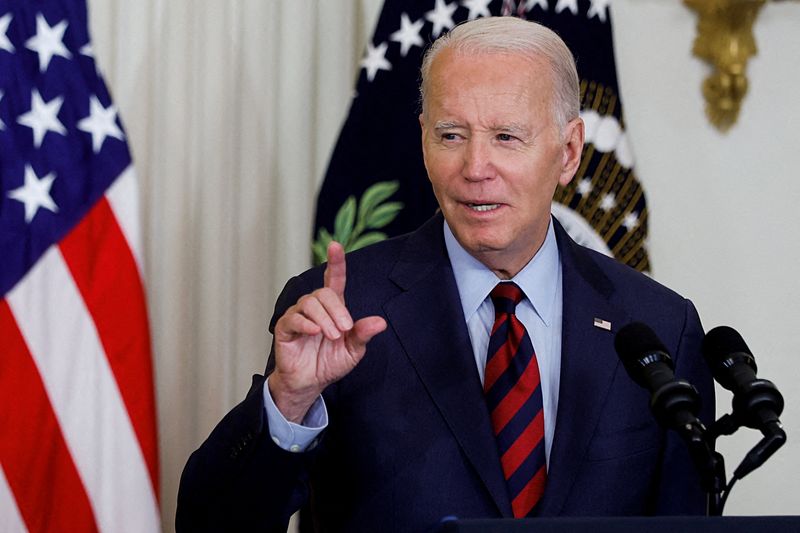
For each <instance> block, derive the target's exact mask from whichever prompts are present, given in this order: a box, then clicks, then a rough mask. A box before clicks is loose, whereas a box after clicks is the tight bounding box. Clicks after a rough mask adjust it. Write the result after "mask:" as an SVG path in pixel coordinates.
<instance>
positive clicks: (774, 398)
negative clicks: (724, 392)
mask: <svg viewBox="0 0 800 533" xmlns="http://www.w3.org/2000/svg"><path fill="white" fill-rule="evenodd" d="M702 350H703V356H704V357H705V359H706V363H708V366H709V368H711V373H712V374H713V375H714V379H715V380H717V382H718V383H719V384H720V385H722V386H723V387H724V388H726V389H728V390H729V391H731V392H733V413H734V416H736V417H738V418H739V420H740V421H741V423H742V424H743V425H745V426H747V427H749V428H752V429H762V428H764V427H766V426H767V425H769V424H770V423H771V422H780V420H779V419H778V417H779V416H780V414H781V413H782V412H783V396H781V393H780V392H778V388H777V387H776V386H775V385H774V384H773V383H772V382H771V381H767V380H766V379H758V378H757V377H756V372H757V371H758V367H757V366H756V360H755V358H754V357H753V354H752V352H751V351H750V348H748V347H747V344H746V343H745V342H744V339H743V338H742V336H741V335H739V332H738V331H736V330H735V329H733V328H730V327H728V326H719V327H717V328H714V329H712V330H711V331H709V332H708V333H707V334H706V336H705V338H704V339H703V344H702Z"/></svg>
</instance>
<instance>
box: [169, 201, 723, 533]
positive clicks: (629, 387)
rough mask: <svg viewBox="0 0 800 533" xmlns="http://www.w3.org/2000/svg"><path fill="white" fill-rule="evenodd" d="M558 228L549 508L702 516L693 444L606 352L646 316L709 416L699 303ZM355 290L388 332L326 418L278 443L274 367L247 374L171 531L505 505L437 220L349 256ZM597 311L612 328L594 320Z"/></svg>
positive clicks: (329, 395) (294, 287)
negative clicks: (310, 432)
mask: <svg viewBox="0 0 800 533" xmlns="http://www.w3.org/2000/svg"><path fill="white" fill-rule="evenodd" d="M554 223H555V229H556V238H557V242H558V248H559V252H560V258H561V265H562V277H563V302H564V303H563V317H564V318H563V326H562V335H563V339H562V349H561V384H560V391H559V403H558V411H557V419H556V426H555V436H554V441H553V447H552V453H551V456H550V461H549V464H548V478H547V485H546V488H545V493H544V496H543V500H542V501H541V503H540V512H539V514H540V516H560V515H573V516H576V515H605V516H624V515H650V514H702V513H704V512H705V498H704V495H703V493H702V492H701V490H700V488H699V484H698V478H697V475H696V474H695V473H694V469H693V467H692V464H691V461H690V458H689V456H688V453H687V451H686V449H685V446H684V444H683V443H682V442H681V441H680V440H679V438H678V437H677V435H675V434H674V433H673V432H667V431H665V430H663V429H662V428H660V427H659V426H658V425H657V424H656V422H655V421H654V419H653V417H652V415H651V413H650V411H649V407H648V401H649V397H648V393H647V392H646V391H645V390H643V389H641V388H639V387H638V386H637V385H635V384H634V383H633V382H632V381H631V379H630V378H629V377H628V375H627V374H626V372H625V369H624V368H623V366H622V365H621V364H620V362H619V359H618V357H617V354H616V352H615V350H614V334H615V332H616V331H617V330H618V329H619V328H620V327H622V326H623V325H625V324H627V323H629V322H632V321H641V322H644V323H646V324H648V325H650V326H651V327H652V328H653V329H654V330H655V332H656V333H657V335H658V336H659V337H660V339H661V340H662V341H663V342H664V344H665V345H666V347H667V348H668V349H669V351H670V353H671V354H672V355H673V358H674V361H675V363H676V374H677V375H678V376H679V377H683V378H686V379H688V380H689V381H690V382H691V383H693V384H694V385H695V386H696V387H697V388H698V389H699V391H700V393H701V396H702V399H703V402H704V403H703V409H702V413H701V419H703V421H704V422H706V423H709V422H711V421H712V417H713V408H714V390H713V385H712V379H711V375H710V373H709V371H708V369H707V368H706V367H705V365H704V363H703V361H702V358H701V357H700V349H699V345H700V341H701V339H702V336H703V331H702V328H701V325H700V321H699V318H698V316H697V312H696V311H695V309H694V306H693V305H692V304H691V302H689V301H688V300H686V299H684V298H682V297H681V296H679V295H677V294H675V293H674V292H672V291H671V290H669V289H667V288H665V287H663V286H662V285H659V284H658V283H656V282H654V281H653V280H651V279H650V278H648V277H646V276H644V275H641V274H639V273H636V272H635V271H633V270H632V269H630V268H628V267H626V266H623V265H621V264H620V263H618V262H617V261H615V260H613V259H609V258H607V257H604V256H602V255H600V254H597V253H595V252H593V251H590V250H588V249H586V248H583V247H581V246H579V245H577V244H576V243H575V242H574V241H572V240H571V239H570V238H569V237H568V236H567V234H566V233H565V231H564V230H563V229H562V228H561V226H560V225H559V224H558V223H557V222H554ZM322 273H323V270H322V269H321V268H315V269H312V270H310V271H307V272H305V273H303V274H301V275H300V276H297V277H295V278H293V279H292V280H290V281H289V283H288V284H287V286H286V287H285V289H284V291H283V293H282V294H281V296H280V297H279V299H278V302H277V303H276V309H275V315H274V318H273V320H272V326H274V324H275V321H276V319H277V317H280V316H281V315H282V314H283V313H284V311H285V310H286V309H287V308H288V307H289V306H291V305H293V304H294V303H295V302H296V301H297V299H298V298H299V297H300V296H301V295H303V294H307V293H309V292H311V291H313V290H314V289H316V288H318V287H320V286H322ZM345 298H346V303H347V306H348V308H349V309H350V311H351V314H352V315H353V317H354V319H358V318H361V317H364V316H368V315H380V316H383V317H384V318H385V319H386V321H387V322H388V328H387V330H386V331H385V332H383V333H381V334H380V335H378V336H376V337H375V338H374V339H373V340H372V341H371V342H370V344H369V345H368V348H367V353H366V356H365V357H364V359H363V360H362V361H361V362H360V363H359V365H358V366H357V367H356V368H355V369H354V370H353V371H352V372H351V373H350V374H349V375H347V376H346V377H344V378H343V379H341V380H340V381H339V382H337V383H335V384H333V385H331V386H329V387H328V388H327V389H326V390H325V392H324V393H323V396H324V398H325V402H326V405H327V408H328V413H329V417H330V423H329V426H328V428H327V429H326V430H325V431H324V432H323V434H322V436H321V437H320V439H319V440H318V442H315V443H314V445H313V449H311V450H309V451H308V452H305V453H299V454H298V453H290V452H287V451H284V450H282V449H280V448H279V447H278V446H276V445H275V444H274V443H273V442H272V440H271V438H270V436H269V428H268V427H267V422H266V416H265V414H264V409H263V399H262V391H263V383H264V377H262V376H254V378H253V386H252V388H251V390H250V392H249V393H248V395H247V398H246V399H245V400H244V401H243V402H242V403H241V404H239V405H238V406H237V407H235V408H234V409H233V411H231V412H230V413H229V414H228V415H227V416H226V417H225V418H224V419H223V420H222V421H221V422H220V424H219V425H218V426H217V427H216V428H215V429H214V431H213V432H212V434H211V435H210V436H209V438H208V439H207V440H206V442H205V443H203V445H202V446H201V447H200V448H199V449H198V450H197V451H195V452H194V453H193V454H192V456H191V457H190V459H189V461H188V463H187V465H186V468H185V469H184V472H183V476H182V479H181V486H180V491H179V495H178V513H177V519H176V524H177V528H178V530H179V531H203V530H208V531H234V530H243V531H281V530H285V528H286V523H287V521H288V518H289V516H290V515H291V514H292V513H293V512H294V511H295V510H296V509H297V508H298V507H299V506H301V505H302V504H304V503H308V504H309V505H310V509H311V517H312V519H313V521H314V524H315V527H316V528H317V529H318V530H321V531H425V530H429V529H431V528H434V527H435V526H436V524H437V523H439V521H440V520H441V519H442V518H443V517H445V516H457V517H459V518H470V517H511V516H512V514H511V505H510V502H509V497H508V492H507V489H506V484H505V481H504V478H503V474H502V470H501V466H500V461H499V458H498V454H497V449H496V445H495V440H494V436H493V433H492V426H491V423H490V419H489V414H488V411H487V408H486V405H485V402H484V398H483V392H482V387H481V383H480V380H479V377H478V372H477V369H476V367H475V361H474V357H473V354H472V347H471V344H470V342H469V336H468V333H467V327H466V324H465V321H464V316H463V312H462V309H461V305H460V301H459V295H458V290H457V288H456V283H455V279H454V277H453V272H452V268H451V265H450V262H449V259H448V257H447V252H446V249H445V244H444V237H443V231H442V217H441V215H437V216H435V217H434V218H433V219H431V221H429V222H428V223H426V224H425V225H423V226H422V227H421V228H420V229H419V230H417V231H416V232H414V233H411V234H409V235H407V236H403V237H399V238H396V239H391V240H389V241H385V242H383V243H379V244H377V245H374V246H371V247H368V248H366V249H363V250H360V251H357V252H354V253H351V254H348V256H347V288H346V292H345ZM595 318H601V319H604V320H607V321H609V322H610V323H611V325H612V328H611V331H606V330H604V329H601V328H598V327H595V326H594V325H593V321H594V319H595ZM534 342H535V340H534ZM270 359H271V361H272V357H271V358H270ZM271 366H272V363H270V364H269V365H268V368H267V373H269V371H270V370H271Z"/></svg>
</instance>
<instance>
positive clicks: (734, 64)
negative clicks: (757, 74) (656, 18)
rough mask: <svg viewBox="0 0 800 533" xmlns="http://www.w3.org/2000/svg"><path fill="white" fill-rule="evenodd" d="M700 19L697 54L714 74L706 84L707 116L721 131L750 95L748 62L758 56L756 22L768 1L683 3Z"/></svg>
mask: <svg viewBox="0 0 800 533" xmlns="http://www.w3.org/2000/svg"><path fill="white" fill-rule="evenodd" d="M683 1H684V4H686V5H687V6H688V7H689V8H691V9H693V10H695V11H696V12H697V14H698V16H699V18H698V21H697V37H696V38H695V41H694V48H693V52H694V55H695V56H697V57H699V58H701V59H704V60H706V61H707V62H709V63H711V65H712V66H713V68H714V71H713V72H712V73H711V74H710V75H709V76H708V77H707V78H706V79H705V80H704V81H703V97H704V98H705V100H706V116H708V119H709V121H711V123H712V124H713V125H714V126H716V128H717V129H718V130H720V131H722V132H725V131H727V130H728V129H729V128H730V127H731V126H733V124H734V123H736V119H737V118H738V116H739V109H741V106H742V100H743V99H744V96H745V94H747V75H746V70H747V61H748V60H749V59H750V58H751V57H752V56H754V55H755V54H756V52H757V48H756V42H755V39H754V38H753V23H754V22H755V20H756V17H758V12H759V10H760V9H761V8H762V7H763V5H764V4H765V3H766V0H683Z"/></svg>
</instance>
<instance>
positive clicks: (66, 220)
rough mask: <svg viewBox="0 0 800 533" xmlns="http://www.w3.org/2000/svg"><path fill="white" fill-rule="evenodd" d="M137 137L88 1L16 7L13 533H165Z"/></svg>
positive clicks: (5, 242) (0, 362)
mask: <svg viewBox="0 0 800 533" xmlns="http://www.w3.org/2000/svg"><path fill="white" fill-rule="evenodd" d="M136 187H137V184H136V176H135V174H134V171H133V168H132V166H131V156H130V153H129V151H128V147H127V144H126V137H125V132H124V130H123V128H122V125H121V123H120V121H119V117H118V116H117V109H116V108H115V107H114V105H113V103H112V101H111V97H110V95H109V92H108V89H107V88H106V86H105V84H104V83H103V80H102V78H101V77H100V75H99V73H98V70H97V65H96V64H95V59H94V57H93V54H92V47H91V41H90V39H89V32H88V24H87V9H86V4H85V0H25V1H21V0H10V1H9V0H0V294H1V295H2V301H0V531H4V532H16V531H31V532H39V531H76V532H82V531H137V532H146V531H159V530H160V518H159V508H158V455H157V450H156V424H155V403H154V394H153V372H152V361H151V353H150V338H149V332H148V325H147V311H146V306H145V298H144V290H143V285H142V276H141V273H142V259H141V247H140V235H139V234H140V231H139V221H138V212H137V209H138V208H137V189H136Z"/></svg>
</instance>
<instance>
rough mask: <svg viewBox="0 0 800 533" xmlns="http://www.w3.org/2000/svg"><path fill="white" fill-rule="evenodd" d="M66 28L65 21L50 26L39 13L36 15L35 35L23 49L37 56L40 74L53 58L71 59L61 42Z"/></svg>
mask: <svg viewBox="0 0 800 533" xmlns="http://www.w3.org/2000/svg"><path fill="white" fill-rule="evenodd" d="M67 26H68V24H67V21H66V20H62V21H61V22H59V23H58V24H56V25H55V26H50V25H49V24H47V20H46V19H45V18H44V16H43V15H42V14H41V13H37V14H36V35H34V36H33V37H31V38H30V39H28V40H27V41H26V42H25V47H26V48H28V49H29V50H33V51H34V52H36V53H38V54H39V71H40V72H44V71H46V70H47V67H48V66H49V65H50V60H51V59H52V58H53V56H61V57H63V58H65V59H69V58H71V57H72V55H71V54H70V53H69V50H67V47H66V46H64V41H63V39H64V32H65V31H67Z"/></svg>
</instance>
